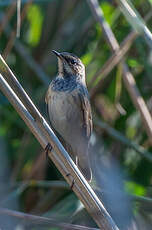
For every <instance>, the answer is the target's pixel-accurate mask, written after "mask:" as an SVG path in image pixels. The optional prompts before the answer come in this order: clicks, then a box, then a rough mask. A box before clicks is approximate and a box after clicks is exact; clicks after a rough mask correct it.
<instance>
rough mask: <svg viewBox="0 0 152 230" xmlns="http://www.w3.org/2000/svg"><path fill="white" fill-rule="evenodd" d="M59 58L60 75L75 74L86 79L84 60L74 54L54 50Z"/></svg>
mask: <svg viewBox="0 0 152 230" xmlns="http://www.w3.org/2000/svg"><path fill="white" fill-rule="evenodd" d="M52 52H53V53H54V54H55V55H56V56H57V58H58V71H59V76H62V77H69V76H75V77H76V78H80V79H82V80H84V81H85V67H84V65H83V63H82V61H81V60H80V59H79V58H78V57H77V56H75V55H74V54H71V53H67V52H62V53H59V52H57V51H55V50H53V51H52Z"/></svg>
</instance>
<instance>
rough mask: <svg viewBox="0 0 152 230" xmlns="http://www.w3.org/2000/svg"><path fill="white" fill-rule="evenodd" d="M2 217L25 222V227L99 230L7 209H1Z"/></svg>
mask: <svg viewBox="0 0 152 230" xmlns="http://www.w3.org/2000/svg"><path fill="white" fill-rule="evenodd" d="M0 214H1V215H7V216H12V217H15V218H18V219H21V220H23V221H24V222H23V225H25V226H27V225H28V226H29V225H30V224H32V223H33V224H34V225H36V226H39V227H40V226H43V227H44V226H49V227H59V228H61V229H69V230H72V229H73V230H99V229H98V228H89V227H85V226H80V225H74V224H69V223H61V222H59V221H58V220H54V219H53V218H47V217H42V216H36V215H31V214H26V213H23V212H18V211H14V210H10V209H6V208H0Z"/></svg>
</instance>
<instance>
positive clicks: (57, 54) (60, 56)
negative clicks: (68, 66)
mask: <svg viewBox="0 0 152 230" xmlns="http://www.w3.org/2000/svg"><path fill="white" fill-rule="evenodd" d="M52 52H53V53H54V54H55V55H56V56H57V57H59V58H62V55H61V54H60V53H59V52H57V51H55V50H52Z"/></svg>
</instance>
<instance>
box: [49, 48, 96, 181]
mask: <svg viewBox="0 0 152 230" xmlns="http://www.w3.org/2000/svg"><path fill="white" fill-rule="evenodd" d="M53 53H54V54H55V55H56V56H57V58H58V74H57V76H56V78H55V79H54V80H52V82H51V84H50V86H49V89H48V91H47V93H46V97H45V101H46V103H47V106H48V113H49V118H50V122H51V125H52V127H53V128H54V130H55V132H56V134H57V136H58V137H59V139H60V140H61V142H62V144H63V145H64V147H65V149H66V150H67V151H68V153H69V154H70V155H71V157H72V159H73V160H74V162H75V163H76V165H77V166H78V168H79V169H80V171H81V172H82V174H83V175H84V176H85V178H86V179H87V180H88V181H91V179H92V172H91V168H90V161H89V160H90V159H89V154H88V151H89V140H90V136H91V133H92V114H91V106H90V102H89V96H88V90H87V87H86V81H85V66H84V65H83V63H82V62H81V60H80V59H79V58H78V57H76V56H75V55H74V54H71V53H67V52H62V53H59V52H57V51H55V50H53Z"/></svg>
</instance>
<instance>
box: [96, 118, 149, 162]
mask: <svg viewBox="0 0 152 230" xmlns="http://www.w3.org/2000/svg"><path fill="white" fill-rule="evenodd" d="M95 124H96V125H98V126H99V127H101V128H102V129H104V130H105V131H106V132H107V133H108V134H109V135H110V136H112V137H113V138H115V139H116V140H118V141H120V142H121V143H123V144H125V145H126V146H128V147H130V148H133V149H134V150H135V151H136V152H138V153H139V154H140V155H141V156H143V157H144V158H145V159H147V160H149V161H150V162H152V153H151V152H148V151H146V150H145V149H144V148H143V147H142V146H139V145H138V144H136V143H135V142H134V141H131V140H129V139H128V138H127V137H125V136H124V135H123V134H121V133H120V132H119V131H117V130H115V129H114V128H112V127H111V126H110V125H108V124H107V123H105V122H103V121H101V120H99V119H95Z"/></svg>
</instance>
